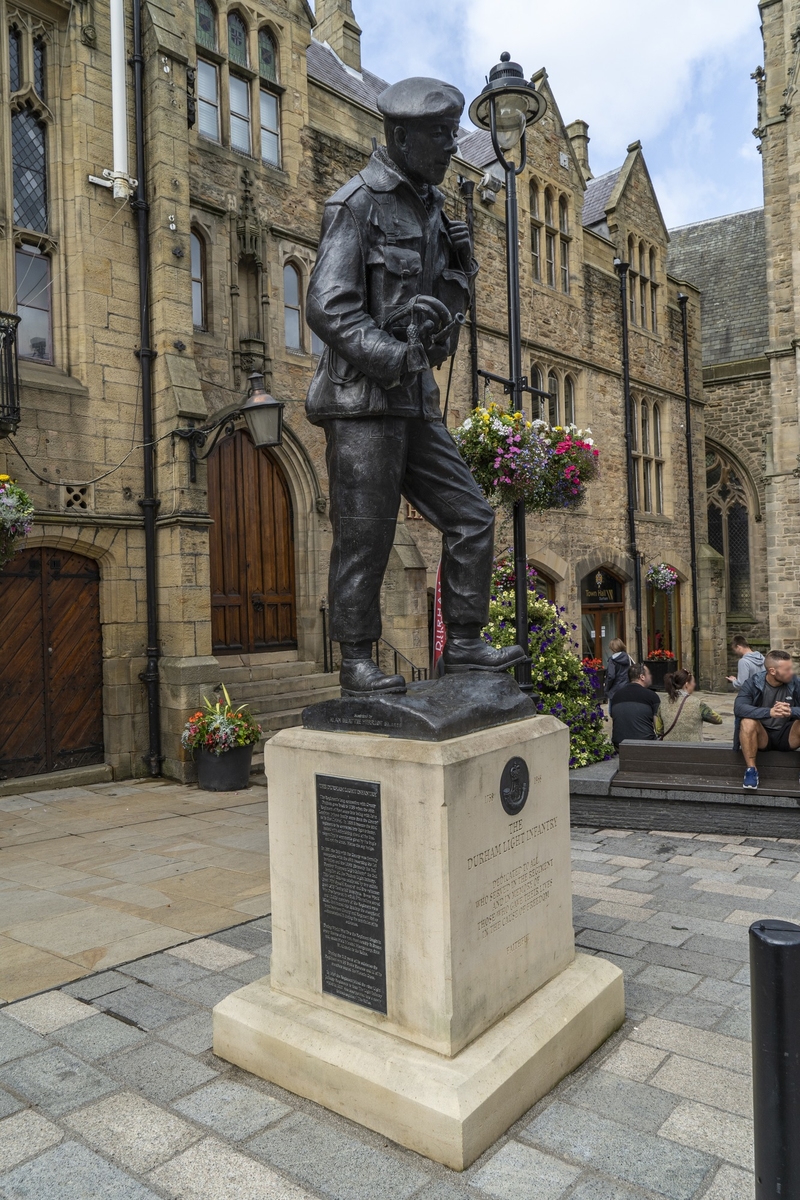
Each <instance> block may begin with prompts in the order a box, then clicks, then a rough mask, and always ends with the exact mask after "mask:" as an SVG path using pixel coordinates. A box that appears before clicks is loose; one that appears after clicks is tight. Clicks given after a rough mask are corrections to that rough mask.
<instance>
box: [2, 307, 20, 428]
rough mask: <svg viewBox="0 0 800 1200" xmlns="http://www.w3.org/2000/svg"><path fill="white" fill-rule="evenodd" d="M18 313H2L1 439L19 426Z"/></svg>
mask: <svg viewBox="0 0 800 1200" xmlns="http://www.w3.org/2000/svg"><path fill="white" fill-rule="evenodd" d="M19 320H20V319H19V317H18V316H17V314H16V313H7V312H0V437H8V435H9V434H11V433H16V432H17V426H18V425H19V417H20V414H19V363H18V360H17V326H18V325H19Z"/></svg>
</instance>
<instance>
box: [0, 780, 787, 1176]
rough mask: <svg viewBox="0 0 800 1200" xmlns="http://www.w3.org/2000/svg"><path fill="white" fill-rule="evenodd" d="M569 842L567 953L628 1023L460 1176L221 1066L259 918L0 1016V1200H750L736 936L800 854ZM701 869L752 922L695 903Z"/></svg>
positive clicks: (775, 906) (671, 840) (265, 925)
mask: <svg viewBox="0 0 800 1200" xmlns="http://www.w3.org/2000/svg"><path fill="white" fill-rule="evenodd" d="M173 799H174V797H173ZM573 832H574V853H575V867H576V869H577V871H578V872H579V874H580V880H579V883H581V882H582V881H585V880H587V879H588V880H590V881H596V886H594V887H593V890H594V891H596V892H597V893H598V894H599V895H600V896H601V897H602V898H601V899H598V898H596V897H595V896H581V895H576V897H575V917H574V923H575V930H576V939H577V942H578V944H579V945H581V946H582V947H583V948H584V949H585V950H586V952H588V953H597V954H600V955H603V956H604V957H607V958H610V959H612V960H613V961H614V962H616V963H617V964H618V965H619V966H621V967H622V969H623V970H624V972H625V976H626V989H627V1008H628V1012H627V1021H626V1023H625V1025H624V1026H623V1028H622V1029H621V1030H619V1031H618V1032H617V1033H616V1034H615V1035H614V1036H613V1037H612V1038H611V1039H609V1041H608V1042H607V1043H606V1044H605V1045H604V1046H602V1047H601V1048H600V1049H599V1050H598V1051H597V1052H596V1053H595V1054H594V1055H593V1056H592V1058H591V1059H589V1060H588V1062H586V1063H584V1064H583V1066H582V1067H581V1068H579V1069H578V1070H577V1071H576V1072H574V1074H573V1075H572V1076H570V1077H569V1078H567V1079H565V1080H563V1081H562V1083H561V1084H559V1085H558V1086H557V1087H556V1088H555V1089H554V1090H553V1092H551V1094H550V1095H549V1096H547V1097H545V1098H544V1099H543V1100H541V1101H540V1102H539V1104H537V1105H536V1106H535V1107H534V1108H533V1109H532V1110H531V1111H530V1112H528V1113H526V1114H525V1115H524V1116H523V1117H522V1118H521V1119H520V1120H519V1121H518V1122H517V1123H516V1125H514V1126H513V1127H512V1129H510V1130H509V1131H508V1133H507V1134H506V1135H505V1136H504V1137H502V1138H501V1139H499V1141H498V1142H497V1143H496V1144H495V1145H494V1146H492V1147H491V1148H490V1149H489V1150H487V1151H486V1153H485V1154H484V1155H482V1157H481V1158H480V1159H479V1160H478V1161H477V1162H476V1163H475V1164H473V1166H472V1167H470V1168H469V1170H467V1171H465V1172H464V1173H463V1174H461V1175H458V1174H456V1173H454V1172H452V1171H449V1170H447V1168H445V1167H442V1166H440V1165H438V1164H435V1163H431V1162H428V1161H427V1160H426V1159H424V1158H421V1157H420V1156H418V1155H416V1154H414V1153H412V1152H411V1151H408V1150H405V1149H403V1148H402V1147H400V1146H397V1145H395V1144H393V1143H391V1142H388V1141H387V1139H385V1138H384V1137H381V1136H380V1135H379V1134H376V1133H373V1132H372V1131H370V1130H366V1129H363V1128H361V1127H360V1126H357V1125H354V1124H352V1123H351V1122H349V1121H347V1120H345V1119H343V1118H342V1117H339V1116H337V1115H335V1114H332V1113H329V1112H327V1111H326V1110H324V1109H322V1108H320V1107H319V1106H317V1105H315V1104H313V1103H312V1102H311V1101H308V1100H303V1099H301V1098H298V1097H296V1096H294V1095H291V1094H290V1093H288V1092H285V1091H283V1090H282V1089H280V1088H277V1087H274V1086H273V1085H271V1084H268V1083H266V1082H264V1081H263V1080H260V1079H257V1078H255V1077H254V1076H250V1075H248V1074H247V1073H246V1072H244V1071H240V1070H239V1069H238V1068H236V1067H233V1066H231V1065H230V1064H228V1063H226V1062H224V1061H222V1060H221V1059H218V1058H216V1057H215V1056H214V1054H213V1052H212V1050H211V1007H212V1005H213V1003H214V1001H215V998H216V997H217V996H218V995H219V994H220V991H221V990H222V989H223V988H224V987H226V986H227V987H228V988H229V990H231V991H233V990H235V989H236V988H238V987H240V986H241V985H242V983H244V982H248V981H250V980H251V979H254V978H259V977H260V976H261V975H263V974H264V973H265V972H266V971H267V969H268V966H269V952H270V945H271V941H270V922H269V919H268V918H263V917H257V918H256V919H254V920H250V921H248V922H247V923H246V924H242V925H239V926H237V927H236V928H233V929H230V930H225V931H220V932H214V933H211V934H209V935H207V936H204V937H200V938H197V939H195V940H194V941H191V942H187V943H185V944H184V945H182V946H179V947H169V948H167V949H166V950H162V951H159V952H158V953H154V954H149V955H146V956H145V957H140V958H138V959H137V960H136V961H135V962H132V963H130V964H129V965H127V966H126V965H122V964H119V965H117V966H115V968H114V969H113V970H109V971H103V972H98V973H97V974H95V975H90V976H88V977H87V978H85V979H82V980H79V981H77V982H74V983H66V984H65V986H64V987H63V988H62V989H61V990H56V991H55V992H53V991H51V992H47V993H46V999H44V1000H41V1001H39V1003H38V1004H37V1005H32V1004H31V1002H30V1001H25V1002H21V1003H20V1004H19V1005H18V1006H17V1005H15V1004H11V1005H9V1006H8V1007H7V1008H6V1009H5V1010H4V1011H1V1012H0V1064H2V1065H0V1196H2V1197H3V1200H6V1197H9V1198H10V1197H14V1198H16V1197H20V1198H21V1197H23V1196H24V1197H25V1200H51V1198H52V1197H58V1200H62V1198H63V1200H77V1198H78V1197H79V1196H80V1198H81V1200H106V1197H108V1198H110V1200H123V1198H124V1200H150V1197H159V1198H160V1200H184V1198H185V1200H312V1198H316V1200H340V1198H341V1200H384V1198H385V1200H486V1198H487V1197H496V1198H497V1200H506V1198H507V1197H508V1198H512V1197H513V1200H527V1198H528V1197H530V1198H531V1200H562V1197H563V1200H665V1198H666V1200H745V1197H746V1198H747V1200H752V1195H753V1176H752V1166H751V1164H752V1123H751V1104H752V1101H751V1086H750V1044H749V1040H748V1039H749V1007H748V1002H749V990H748V978H749V976H748V967H747V938H748V925H749V924H750V922H751V921H752V920H755V919H757V918H758V917H759V916H764V915H768V914H769V913H772V912H776V911H777V912H785V913H786V915H793V916H797V915H798V914H800V890H799V889H798V887H797V883H796V882H795V880H794V878H793V877H792V878H788V877H787V876H786V874H785V872H784V868H785V865H786V863H787V861H789V859H787V858H786V857H784V854H788V855H790V856H795V855H796V853H797V851H798V850H799V849H800V847H798V844H797V842H786V843H784V842H777V841H774V840H770V839H759V838H743V837H739V838H736V839H730V838H728V837H726V836H725V835H720V836H719V837H705V836H697V835H685V836H684V835H679V834H676V833H665V832H663V831H656V832H646V831H645V832H641V831H630V830H609V829H603V830H599V829H594V828H581V829H575V830H574V831H573ZM37 844H38V843H37ZM745 850H747V851H748V853H744V851H745ZM792 861H793V862H794V861H795V859H792ZM703 864H705V865H703ZM708 864H712V868H713V871H714V872H715V873H716V874H717V875H719V876H722V877H724V879H725V880H727V881H728V887H729V888H731V887H733V888H738V887H748V886H751V885H750V884H748V883H744V884H742V883H741V880H743V879H748V880H753V879H755V878H757V879H758V880H759V884H758V885H752V886H760V887H761V888H762V889H763V890H764V891H765V892H767V893H768V897H767V898H766V899H765V900H764V905H765V908H764V911H761V910H760V901H759V900H757V899H755V898H747V899H746V900H743V899H742V897H741V896H739V895H738V894H737V893H736V892H735V891H734V892H731V891H726V892H709V891H705V890H703V889H697V888H696V887H695V885H696V884H697V882H698V875H697V872H698V871H699V872H704V871H705V870H706V869H707V868H708ZM626 872H627V874H626ZM631 872H642V873H643V874H646V876H647V878H639V877H637V878H631V876H630V873H631ZM798 873H800V871H799V872H798ZM706 879H707V876H704V877H702V880H701V881H703V882H705V881H706ZM712 882H714V880H713V879H712ZM584 886H585V887H589V886H592V883H591V882H590V883H589V884H585V883H584ZM637 888H642V889H643V890H640V891H637V890H636V889H637ZM790 889H791V890H790ZM632 898H633V899H632ZM644 898H646V903H644V902H643V899H644ZM226 980H227V984H226V982H225V981H226ZM67 1000H68V1001H69V1003H67ZM26 1005H27V1007H26ZM76 1005H77V1007H75V1006H76ZM85 1008H91V1010H92V1012H93V1014H94V1015H93V1016H92V1017H91V1019H88V1018H86V1017H84V1016H83V1013H84V1009H85ZM15 1009H16V1012H15ZM78 1015H80V1016H81V1017H82V1018H83V1019H80V1020H78V1019H75V1018H76V1017H77V1016H78ZM20 1017H26V1020H27V1023H26V1021H23V1020H21V1019H19V1018H20ZM162 1018H163V1020H162ZM62 1022H63V1023H62ZM32 1024H33V1025H36V1026H37V1028H39V1029H44V1030H47V1032H43V1033H42V1032H38V1031H37V1029H35V1028H32V1027H31V1025H32ZM81 1188H83V1189H84V1190H83V1191H81Z"/></svg>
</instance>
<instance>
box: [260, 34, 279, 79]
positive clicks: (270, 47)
mask: <svg viewBox="0 0 800 1200" xmlns="http://www.w3.org/2000/svg"><path fill="white" fill-rule="evenodd" d="M258 73H259V75H260V76H261V78H262V79H269V80H271V81H272V82H273V83H277V82H278V56H277V53H276V50H275V43H274V41H273V40H272V38H271V37H270V35H269V33H268V32H267V31H266V29H261V30H260V31H259V34H258Z"/></svg>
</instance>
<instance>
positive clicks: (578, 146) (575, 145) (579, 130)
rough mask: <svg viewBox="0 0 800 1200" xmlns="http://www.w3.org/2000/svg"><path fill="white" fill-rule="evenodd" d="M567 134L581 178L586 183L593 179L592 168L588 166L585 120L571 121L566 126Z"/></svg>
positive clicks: (587, 135) (587, 138)
mask: <svg viewBox="0 0 800 1200" xmlns="http://www.w3.org/2000/svg"><path fill="white" fill-rule="evenodd" d="M567 136H568V138H569V140H570V141H571V142H572V149H573V150H574V151H575V157H576V158H577V160H578V163H579V165H580V168H581V170H582V171H583V178H584V179H585V180H586V182H587V183H588V182H589V180H590V179H594V175H593V174H592V168H591V167H590V166H589V141H590V138H589V126H588V125H587V124H586V122H585V121H573V122H572V124H571V125H568V126H567Z"/></svg>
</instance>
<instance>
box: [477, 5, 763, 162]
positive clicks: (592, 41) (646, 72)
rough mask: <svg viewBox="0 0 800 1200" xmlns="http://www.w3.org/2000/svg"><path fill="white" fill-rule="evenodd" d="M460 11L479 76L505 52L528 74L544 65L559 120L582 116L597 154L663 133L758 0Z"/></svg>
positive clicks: (744, 29) (728, 48) (754, 21)
mask: <svg viewBox="0 0 800 1200" xmlns="http://www.w3.org/2000/svg"><path fill="white" fill-rule="evenodd" d="M464 8H465V9H466V19H467V31H468V32H467V45H466V55H467V66H468V67H471V68H472V71H473V72H474V73H475V75H476V77H478V78H479V77H480V76H481V75H482V74H485V72H486V71H487V70H488V68H489V67H491V65H492V63H493V62H495V61H497V58H498V57H499V54H500V52H501V51H502V50H505V49H507V50H509V51H511V52H512V57H513V58H514V59H516V60H517V61H518V62H520V63H521V64H522V66H523V69H524V70H525V72H526V74H530V73H531V72H532V71H534V70H538V68H539V67H542V66H544V67H546V68H547V70H548V73H549V75H550V80H551V84H552V86H553V90H554V92H555V94H556V97H557V99H558V104H559V107H560V108H561V111H562V114H563V116H564V119H565V120H566V121H571V120H574V119H575V118H576V117H581V118H583V119H584V120H586V121H588V122H589V124H590V126H591V134H592V138H593V141H594V144H595V149H596V150H598V151H599V152H600V154H601V155H605V154H608V153H614V154H616V156H618V155H619V150H620V147H623V148H624V146H625V145H627V143H628V142H629V141H631V140H633V139H634V138H641V139H642V140H645V139H646V138H652V137H655V136H657V135H658V134H659V133H661V132H662V131H663V130H665V129H666V127H667V126H668V124H669V122H670V121H671V120H672V119H674V118H675V117H676V116H677V115H678V114H679V113H680V112H681V111H682V110H683V109H684V107H685V106H686V104H687V102H688V101H689V100H690V99H691V94H692V92H693V91H695V90H698V91H700V90H702V89H703V84H704V82H706V83H711V81H710V80H707V79H704V76H707V75H714V74H716V73H717V72H718V71H720V70H721V69H722V70H724V66H725V64H724V60H725V59H726V57H727V56H728V55H729V54H730V53H731V52H735V51H736V50H739V49H740V45H739V44H740V42H741V40H742V39H743V38H745V37H747V36H748V35H749V36H750V37H751V38H752V33H753V30H754V28H755V29H756V30H757V28H758V9H757V6H756V3H755V0H607V3H605V4H598V3H597V0H566V2H564V3H561V4H557V5H549V4H548V5H545V4H541V5H538V4H537V5H533V4H532V3H531V0H466V3H465V5H464ZM755 65H756V64H755V63H754V64H753V66H755ZM698 67H699V68H700V70H699V71H698ZM751 69H752V68H751ZM712 86H713V83H712Z"/></svg>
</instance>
